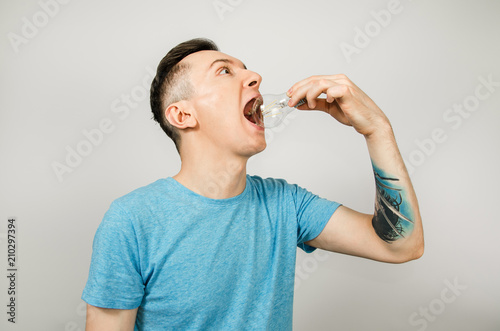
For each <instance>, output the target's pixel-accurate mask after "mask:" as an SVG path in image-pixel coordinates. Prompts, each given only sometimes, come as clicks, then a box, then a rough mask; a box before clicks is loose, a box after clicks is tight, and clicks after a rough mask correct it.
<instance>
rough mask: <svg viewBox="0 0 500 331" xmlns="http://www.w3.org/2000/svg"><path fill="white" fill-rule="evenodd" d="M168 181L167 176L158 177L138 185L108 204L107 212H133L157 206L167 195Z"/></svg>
mask: <svg viewBox="0 0 500 331" xmlns="http://www.w3.org/2000/svg"><path fill="white" fill-rule="evenodd" d="M170 186H171V185H170V183H169V180H168V179H167V178H162V179H158V180H156V181H155V182H153V183H150V184H148V185H145V186H142V187H139V188H137V189H135V190H133V191H131V192H129V193H127V194H125V195H123V196H121V197H119V198H117V199H115V200H114V201H113V202H112V203H111V206H110V209H109V211H108V213H109V212H114V213H122V214H123V213H134V211H137V210H142V209H148V208H151V207H152V206H157V205H158V204H159V203H160V202H161V201H162V200H163V201H164V200H165V199H166V197H167V196H168V192H169V190H170Z"/></svg>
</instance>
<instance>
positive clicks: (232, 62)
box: [208, 59, 247, 69]
mask: <svg viewBox="0 0 500 331" xmlns="http://www.w3.org/2000/svg"><path fill="white" fill-rule="evenodd" d="M217 62H224V63H229V64H231V65H235V63H234V61H233V60H229V59H217V60H215V61H214V62H212V64H211V65H210V67H208V69H210V68H212V66H213V65H214V64H216V63H217ZM242 64H243V68H245V69H247V66H246V65H245V64H244V63H242Z"/></svg>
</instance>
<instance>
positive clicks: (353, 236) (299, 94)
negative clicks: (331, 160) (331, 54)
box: [288, 75, 424, 263]
mask: <svg viewBox="0 0 500 331" xmlns="http://www.w3.org/2000/svg"><path fill="white" fill-rule="evenodd" d="M322 93H324V94H326V99H323V98H318V97H319V96H320V95H321V94H322ZM288 94H289V95H290V96H291V99H290V103H289V104H290V105H292V106H293V105H295V104H296V103H297V102H298V101H299V100H300V99H301V98H304V97H305V98H306V99H307V101H308V102H307V105H303V106H300V107H299V109H302V110H321V111H324V112H326V113H328V114H330V115H331V116H333V117H334V118H335V119H337V120H338V121H339V122H341V123H343V124H345V125H350V126H352V127H353V128H354V129H355V130H356V131H357V132H359V133H360V134H362V135H363V136H364V137H365V139H366V143H367V146H368V151H369V154H370V158H371V163H372V167H373V174H374V180H375V184H376V185H375V187H376V192H375V209H374V213H373V214H372V215H368V214H362V213H359V212H356V211H354V210H352V209H349V208H347V207H344V206H342V207H339V209H338V210H337V211H336V212H335V213H334V214H333V215H332V217H331V219H330V221H329V222H328V224H327V225H326V226H325V228H324V229H323V231H322V232H321V234H320V235H319V236H318V237H316V238H315V239H313V240H311V241H309V242H308V244H309V245H311V246H313V247H317V248H322V249H326V250H330V251H334V252H339V253H344V254H350V255H355V256H360V257H365V258H370V259H373V260H378V261H384V262H391V263H401V262H406V261H410V260H413V259H417V258H419V257H420V256H421V255H422V254H423V251H424V239H423V230H422V222H421V217H420V212H419V208H418V202H417V197H416V195H415V192H414V190H413V186H412V184H411V181H410V177H409V175H408V172H407V170H406V167H405V165H404V163H403V159H402V157H401V154H400V153H399V149H398V147H397V144H396V139H395V137H394V133H393V131H392V127H391V125H390V122H389V120H388V119H387V117H386V116H385V114H384V113H383V112H382V110H380V108H379V107H378V106H377V105H376V104H375V103H374V102H373V101H372V100H371V99H370V98H369V97H368V96H367V95H366V94H365V93H364V92H363V91H361V90H360V89H359V88H358V87H357V86H356V85H355V84H354V83H352V82H351V81H350V80H349V79H348V78H347V77H346V76H345V75H332V76H313V77H310V78H307V79H305V80H303V81H300V82H298V83H297V84H295V85H294V86H292V88H291V89H290V90H289V91H288Z"/></svg>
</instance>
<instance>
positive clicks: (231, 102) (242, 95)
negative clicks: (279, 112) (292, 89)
mask: <svg viewBox="0 0 500 331" xmlns="http://www.w3.org/2000/svg"><path fill="white" fill-rule="evenodd" d="M182 62H183V63H188V64H189V66H190V69H189V74H188V75H189V78H190V80H191V84H192V85H193V87H194V93H193V95H192V97H191V98H190V100H189V102H190V103H191V105H192V106H193V109H194V113H195V116H196V119H197V121H198V127H197V128H196V130H198V131H197V133H199V134H200V138H201V139H203V142H202V143H204V144H208V145H207V146H208V147H209V148H212V147H215V148H217V149H218V150H219V151H220V152H221V155H223V154H224V153H226V152H229V153H233V154H237V155H239V156H245V157H250V156H252V155H254V154H257V153H259V152H261V151H262V150H264V149H265V147H266V141H265V135H264V128H263V127H261V126H259V125H257V124H256V123H255V122H258V120H257V121H256V120H255V117H254V118H253V119H250V117H248V116H245V113H248V112H249V111H250V109H251V106H252V105H253V104H254V100H255V99H256V98H260V92H259V86H260V83H261V80H262V77H260V75H258V74H257V73H255V72H252V71H249V70H247V69H246V68H245V66H244V64H243V63H242V62H241V61H240V60H238V59H236V58H234V57H232V56H229V55H226V54H224V53H221V52H216V51H200V52H197V53H193V54H191V55H189V56H187V57H186V58H184V59H183V60H182ZM259 114H260V111H259Z"/></svg>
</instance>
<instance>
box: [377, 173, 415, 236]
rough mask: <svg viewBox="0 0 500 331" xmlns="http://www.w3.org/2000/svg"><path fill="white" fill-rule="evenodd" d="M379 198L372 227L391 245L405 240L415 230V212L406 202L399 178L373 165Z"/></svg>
mask: <svg viewBox="0 0 500 331" xmlns="http://www.w3.org/2000/svg"><path fill="white" fill-rule="evenodd" d="M373 172H374V175H375V184H376V185H375V186H376V191H377V196H376V198H375V215H374V217H373V219H372V225H373V228H374V229H375V232H376V233H377V235H378V236H379V237H380V238H381V239H382V240H384V241H386V242H388V243H390V242H393V241H395V240H398V239H400V238H405V236H407V235H409V234H410V233H411V231H412V230H413V220H412V218H413V216H412V214H413V212H412V211H411V208H410V205H409V203H408V202H407V201H406V200H405V192H404V190H403V189H402V188H400V187H398V181H399V179H398V178H394V177H389V176H388V175H387V174H385V173H384V172H383V171H382V170H381V169H378V168H377V167H376V166H375V165H373Z"/></svg>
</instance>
